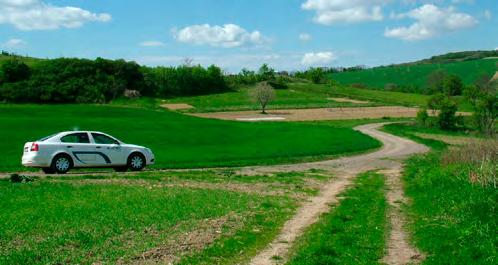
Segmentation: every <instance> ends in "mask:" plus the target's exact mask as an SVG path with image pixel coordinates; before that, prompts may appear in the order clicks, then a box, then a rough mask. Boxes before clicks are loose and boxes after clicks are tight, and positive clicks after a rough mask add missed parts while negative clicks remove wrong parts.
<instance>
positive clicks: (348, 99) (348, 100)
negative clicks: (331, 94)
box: [327, 98, 370, 104]
mask: <svg viewBox="0 0 498 265" xmlns="http://www.w3.org/2000/svg"><path fill="white" fill-rule="evenodd" d="M327 99H328V100H333V101H336V102H346V103H354V104H368V103H370V101H364V100H357V99H350V98H327Z"/></svg>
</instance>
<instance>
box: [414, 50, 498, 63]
mask: <svg viewBox="0 0 498 265" xmlns="http://www.w3.org/2000/svg"><path fill="white" fill-rule="evenodd" d="M490 57H498V51H497V50H494V51H464V52H450V53H447V54H443V55H436V56H432V57H431V58H429V59H425V60H421V61H418V62H415V63H412V64H423V63H451V62H461V61H472V60H479V59H484V58H490Z"/></svg>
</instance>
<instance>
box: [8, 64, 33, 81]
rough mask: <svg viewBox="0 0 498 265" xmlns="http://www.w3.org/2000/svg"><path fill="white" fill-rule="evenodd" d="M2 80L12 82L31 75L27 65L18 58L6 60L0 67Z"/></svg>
mask: <svg viewBox="0 0 498 265" xmlns="http://www.w3.org/2000/svg"><path fill="white" fill-rule="evenodd" d="M1 72H2V73H3V74H2V77H1V79H2V81H3V82H5V83H13V82H19V81H23V80H26V79H28V78H29V77H30V75H31V69H30V68H29V66H28V65H27V64H25V63H23V62H21V61H19V60H15V59H13V60H8V61H6V62H4V63H3V64H2V67H1Z"/></svg>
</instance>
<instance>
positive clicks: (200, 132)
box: [0, 105, 380, 171]
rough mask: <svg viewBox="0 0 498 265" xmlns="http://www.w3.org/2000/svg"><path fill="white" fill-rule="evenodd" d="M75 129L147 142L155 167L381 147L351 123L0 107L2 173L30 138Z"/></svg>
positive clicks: (267, 160)
mask: <svg viewBox="0 0 498 265" xmlns="http://www.w3.org/2000/svg"><path fill="white" fill-rule="evenodd" d="M74 129H79V130H96V131H103V132H106V133H109V134H111V135H113V136H115V137H117V138H118V139H120V140H122V141H124V142H127V143H133V144H139V145H144V146H147V147H149V148H151V149H152V150H153V151H154V153H155V155H156V163H157V164H156V165H155V166H154V168H194V167H218V166H242V165H249V164H272V163H283V162H292V161H302V160H303V159H313V158H314V159H317V158H323V157H325V156H331V155H340V154H347V153H355V152H361V151H365V150H369V149H372V148H377V147H379V146H380V143H379V142H377V141H376V140H374V139H373V138H371V137H368V136H365V135H363V134H361V133H359V132H356V131H354V130H352V129H351V128H339V127H334V126H333V125H328V124H316V125H310V124H299V123H241V122H229V121H218V120H208V119H201V118H196V117H191V116H186V115H183V114H178V113H174V112H168V111H165V110H162V109H145V108H126V107H117V106H101V105H0V131H1V132H2V133H1V136H2V137H1V140H0V148H1V149H2V150H3V155H2V156H1V157H0V165H1V167H0V170H1V171H15V170H20V169H21V165H20V159H21V156H22V148H23V145H24V143H25V142H27V141H33V140H36V139H40V138H41V137H44V136H47V135H51V134H53V133H55V132H59V131H65V130H74Z"/></svg>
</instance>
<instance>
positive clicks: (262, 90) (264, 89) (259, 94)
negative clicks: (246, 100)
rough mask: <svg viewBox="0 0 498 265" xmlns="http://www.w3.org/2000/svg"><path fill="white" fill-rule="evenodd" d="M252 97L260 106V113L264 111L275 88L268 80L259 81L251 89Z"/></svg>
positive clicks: (272, 96)
mask: <svg viewBox="0 0 498 265" xmlns="http://www.w3.org/2000/svg"><path fill="white" fill-rule="evenodd" d="M251 97H252V99H253V100H254V101H255V102H256V103H258V104H259V105H260V106H261V113H263V114H267V113H266V106H267V105H268V103H270V102H271V101H272V100H273V99H274V98H275V90H274V89H273V88H272V87H271V86H270V85H269V84H268V82H261V83H259V84H258V85H257V86H256V87H255V88H254V89H253V90H251Z"/></svg>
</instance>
